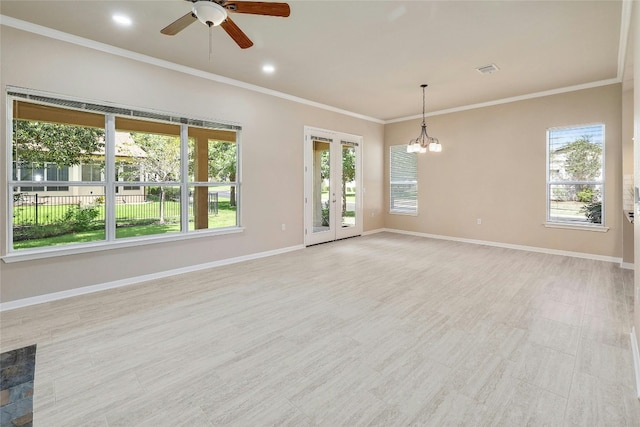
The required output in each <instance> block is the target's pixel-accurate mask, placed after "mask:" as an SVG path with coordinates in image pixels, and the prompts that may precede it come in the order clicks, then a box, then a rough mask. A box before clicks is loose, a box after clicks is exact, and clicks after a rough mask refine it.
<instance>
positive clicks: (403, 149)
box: [389, 144, 418, 216]
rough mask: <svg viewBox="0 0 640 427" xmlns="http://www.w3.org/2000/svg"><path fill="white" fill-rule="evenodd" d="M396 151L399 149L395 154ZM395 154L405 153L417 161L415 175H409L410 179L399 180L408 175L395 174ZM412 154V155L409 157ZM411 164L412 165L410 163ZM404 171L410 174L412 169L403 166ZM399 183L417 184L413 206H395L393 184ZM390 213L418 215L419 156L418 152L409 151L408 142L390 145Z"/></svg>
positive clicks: (404, 154)
mask: <svg viewBox="0 0 640 427" xmlns="http://www.w3.org/2000/svg"><path fill="white" fill-rule="evenodd" d="M394 151H397V153H395V154H394ZM395 155H403V156H407V159H409V158H412V159H413V161H414V162H415V164H414V165H412V166H413V168H414V170H413V173H414V175H412V176H409V180H408V181H398V179H400V178H404V179H406V178H407V177H406V176H405V177H397V174H394V171H393V168H394V163H393V160H394V157H395ZM409 156H411V157H409ZM396 166H398V167H402V166H403V165H396ZM410 166H411V165H410ZM403 170H404V172H405V173H406V172H409V175H410V173H411V171H410V170H407V167H406V166H405V167H404V168H403ZM397 184H410V185H415V187H416V195H415V199H414V200H413V206H410V207H408V208H407V207H405V208H398V207H396V206H395V203H394V202H395V197H394V190H393V186H394V185H397ZM389 213H390V214H394V215H409V216H417V215H418V158H417V155H416V153H407V146H406V144H402V145H391V146H389Z"/></svg>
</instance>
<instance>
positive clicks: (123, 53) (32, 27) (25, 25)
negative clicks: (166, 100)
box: [0, 15, 384, 124]
mask: <svg viewBox="0 0 640 427" xmlns="http://www.w3.org/2000/svg"><path fill="white" fill-rule="evenodd" d="M0 25H4V26H7V27H11V28H15V29H17V30H22V31H26V32H29V33H32V34H37V35H40V36H43V37H48V38H51V39H55V40H60V41H64V42H67V43H71V44H75V45H77V46H82V47H86V48H89V49H93V50H97V51H100V52H105V53H109V54H111V55H115V56H120V57H123V58H127V59H131V60H134V61H138V62H143V63H145V64H150V65H155V66H157V67H161V68H165V69H168V70H172V71H177V72H180V73H183V74H188V75H191V76H195V77H200V78H202V79H206V80H211V81H214V82H218V83H223V84H227V85H229V86H235V87H239V88H242V89H247V90H250V91H253V92H258V93H262V94H264V95H269V96H274V97H276V98H281V99H286V100H288V101H293V102H297V103H299V104H304V105H308V106H310V107H315V108H320V109H322V110H327V111H331V112H334V113H338V114H342V115H345V116H350V117H355V118H357V119H362V120H366V121H370V122H374V123H378V124H384V120H380V119H377V118H375V117H369V116H365V115H364V114H359V113H354V112H352V111H347V110H343V109H341V108H337V107H333V106H331V105H326V104H321V103H319V102H315V101H311V100H308V99H304V98H300V97H298V96H294V95H290V94H287V93H283V92H278V91H276V90H272V89H267V88H264V87H262V86H258V85H254V84H251V83H246V82H243V81H240V80H235V79H230V78H228V77H224V76H220V75H218V74H214V73H209V72H207V71H202V70H198V69H196V68H192V67H187V66H185V65H180V64H176V63H175V62H170V61H165V60H163V59H158V58H155V57H152V56H149V55H143V54H141V53H137V52H132V51H130V50H126V49H122V48H119V47H115V46H111V45H108V44H106V43H100V42H97V41H95V40H90V39H86V38H84V37H79V36H75V35H73V34H69V33H65V32H63V31H58V30H54V29H52V28H48V27H43V26H42V25H37V24H33V23H31V22H26V21H22V20H20V19H15V18H12V17H10V16H6V15H0Z"/></svg>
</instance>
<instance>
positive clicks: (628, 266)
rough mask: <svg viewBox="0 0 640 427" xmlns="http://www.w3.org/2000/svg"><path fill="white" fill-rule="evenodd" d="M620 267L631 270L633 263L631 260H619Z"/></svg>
mask: <svg viewBox="0 0 640 427" xmlns="http://www.w3.org/2000/svg"><path fill="white" fill-rule="evenodd" d="M620 268H624V269H625V270H633V263H632V262H621V263H620Z"/></svg>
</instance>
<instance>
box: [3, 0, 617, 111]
mask: <svg viewBox="0 0 640 427" xmlns="http://www.w3.org/2000/svg"><path fill="white" fill-rule="evenodd" d="M289 4H290V6H291V16H290V17H288V18H277V17H269V16H255V15H246V14H231V15H230V16H232V18H233V20H234V21H235V23H236V24H237V25H238V26H239V27H240V28H241V29H242V30H243V31H244V32H245V33H246V34H247V35H248V36H249V38H251V39H252V40H253V42H254V46H253V47H251V48H249V49H246V50H242V49H240V48H238V47H237V45H236V44H235V43H234V42H233V41H232V40H231V38H230V37H229V36H228V35H227V34H226V33H225V32H224V30H223V29H222V28H218V27H216V28H213V30H212V34H211V37H212V42H213V44H212V48H213V58H212V61H211V62H210V61H209V30H208V29H207V27H206V26H205V25H202V24H200V23H199V22H196V23H194V24H192V25H191V26H189V27H188V28H186V29H185V30H184V31H182V32H180V33H179V34H178V35H176V36H165V35H162V34H160V29H162V28H163V27H165V26H166V25H168V24H169V23H171V22H172V21H173V20H175V19H177V18H178V17H180V16H182V15H184V14H185V13H187V12H188V11H189V10H190V7H191V3H190V2H188V1H184V0H164V1H154V0H137V1H106V0H102V1H57V0H47V1H26V0H19V1H11V0H2V1H1V2H0V13H1V14H2V15H4V16H7V17H11V18H16V19H19V20H23V21H28V22H31V23H35V24H38V25H42V26H45V27H48V28H52V29H55V30H59V31H63V32H65V33H69V34H72V35H76V36H79V37H83V38H86V39H90V40H95V41H98V42H101V43H106V44H108V45H112V46H115V47H119V48H122V49H127V50H130V51H133V52H137V53H141V54H145V55H149V56H152V57H155V58H159V59H163V60H166V61H170V62H173V63H177V64H181V65H184V66H188V67H192V68H194V69H198V70H203V71H207V72H210V73H214V74H217V75H220V76H224V77H228V78H231V79H235V80H238V81H241V82H245V83H250V84H253V85H257V86H260V87H264V88H267V89H271V90H275V91H278V92H282V93H285V94H288V95H293V96H297V97H300V98H304V99H307V100H310V101H315V102H318V103H322V104H326V105H329V106H332V107H335V108H339V109H343V110H347V111H350V112H354V113H358V114H362V115H365V116H368V117H372V118H376V119H380V120H392V119H397V118H402V117H408V116H414V115H419V114H420V113H421V110H422V94H421V89H420V84H422V83H428V84H429V87H428V89H427V111H428V112H429V111H441V110H446V109H451V108H457V107H462V106H467V105H472V104H478V103H486V102H492V101H496V100H500V99H504V98H511V97H521V96H525V95H529V94H532V93H538V92H545V91H554V90H559V89H562V88H566V87H571V86H576V85H592V84H593V85H597V84H599V83H602V82H611V81H621V78H622V71H623V70H622V68H623V67H622V66H619V63H620V61H622V60H623V59H624V58H623V55H620V54H619V50H621V46H622V51H623V52H624V51H626V49H624V48H625V43H626V30H625V28H626V26H625V22H626V18H625V15H626V13H623V3H622V1H577V0H576V1H327V0H324V1H308V0H303V1H299V0H297V1H289ZM116 12H118V13H122V14H127V15H129V16H130V17H131V19H132V20H133V25H132V26H131V27H128V28H122V27H118V26H117V25H116V24H115V23H114V22H113V21H112V19H111V16H112V14H113V13H116ZM4 22H5V23H6V20H5V21H4ZM13 22H14V23H15V21H13ZM621 27H622V31H621ZM621 34H622V36H621ZM3 43H4V41H3ZM267 62H269V63H272V64H273V65H275V67H276V72H275V73H274V74H272V75H266V74H264V73H263V72H262V71H261V67H262V65H263V64H264V63H267ZM491 63H494V64H496V65H497V66H498V67H499V68H500V71H499V72H497V73H493V74H489V75H481V74H480V73H478V72H477V71H476V70H475V68H476V67H479V66H483V65H487V64H491Z"/></svg>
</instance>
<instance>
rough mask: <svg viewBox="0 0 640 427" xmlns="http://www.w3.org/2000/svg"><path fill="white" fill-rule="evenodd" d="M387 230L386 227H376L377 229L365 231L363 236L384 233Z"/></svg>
mask: <svg viewBox="0 0 640 427" xmlns="http://www.w3.org/2000/svg"><path fill="white" fill-rule="evenodd" d="M383 231H386V230H385V229H384V228H376V229H375V230H369V231H364V232H363V233H362V235H363V236H370V235H371V234H376V233H382V232H383Z"/></svg>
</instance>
